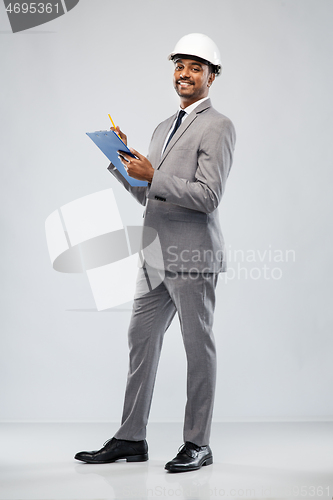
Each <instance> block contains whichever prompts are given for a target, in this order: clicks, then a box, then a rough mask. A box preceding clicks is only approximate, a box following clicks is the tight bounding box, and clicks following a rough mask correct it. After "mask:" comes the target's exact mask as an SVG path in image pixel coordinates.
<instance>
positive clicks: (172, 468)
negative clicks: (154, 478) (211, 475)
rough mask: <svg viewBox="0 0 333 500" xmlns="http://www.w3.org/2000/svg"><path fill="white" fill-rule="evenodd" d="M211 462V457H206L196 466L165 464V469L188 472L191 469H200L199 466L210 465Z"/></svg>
mask: <svg viewBox="0 0 333 500" xmlns="http://www.w3.org/2000/svg"><path fill="white" fill-rule="evenodd" d="M212 463H213V457H208V458H206V459H205V460H204V461H203V462H202V464H200V465H198V467H182V466H180V467H177V466H176V467H172V466H171V467H166V466H165V469H166V470H168V471H169V472H188V471H191V470H199V469H201V467H204V466H205V465H212Z"/></svg>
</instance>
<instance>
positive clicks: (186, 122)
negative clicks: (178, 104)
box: [157, 99, 211, 169]
mask: <svg viewBox="0 0 333 500" xmlns="http://www.w3.org/2000/svg"><path fill="white" fill-rule="evenodd" d="M210 106H211V102H210V99H207V100H206V101H204V102H202V103H201V104H199V106H198V107H197V108H195V109H194V110H193V111H192V113H190V114H189V116H188V117H187V118H186V120H184V121H183V122H182V124H181V125H180V127H179V129H178V130H177V131H176V133H175V135H174V136H173V137H172V139H171V141H170V142H169V144H168V145H167V147H166V148H165V150H164V151H163V154H162V147H163V146H164V142H165V138H166V136H167V133H168V131H169V130H170V126H171V125H170V123H169V122H168V129H167V132H166V134H165V136H164V141H163V144H161V145H160V148H159V153H160V154H162V157H161V161H160V162H159V165H158V167H157V169H159V168H160V166H161V165H162V163H163V161H164V160H165V158H166V157H167V156H168V154H169V152H170V151H171V149H172V148H173V147H174V145H175V144H176V143H177V141H178V140H179V139H180V138H181V136H182V135H183V134H184V132H185V131H186V130H187V129H188V127H190V125H191V123H193V122H194V120H196V118H197V116H198V114H200V113H201V112H202V111H204V110H205V109H207V108H209V107H210ZM175 118H176V115H173V116H172V117H171V118H170V120H172V121H171V124H172V123H173V122H174V120H175Z"/></svg>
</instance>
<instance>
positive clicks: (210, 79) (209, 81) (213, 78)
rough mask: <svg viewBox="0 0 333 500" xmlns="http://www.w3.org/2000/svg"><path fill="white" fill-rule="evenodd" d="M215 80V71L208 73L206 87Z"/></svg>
mask: <svg viewBox="0 0 333 500" xmlns="http://www.w3.org/2000/svg"><path fill="white" fill-rule="evenodd" d="M214 80H215V73H210V75H209V77H208V84H207V85H208V87H210V86H211V85H212V83H213V81H214Z"/></svg>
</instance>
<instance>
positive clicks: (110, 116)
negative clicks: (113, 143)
mask: <svg viewBox="0 0 333 500" xmlns="http://www.w3.org/2000/svg"><path fill="white" fill-rule="evenodd" d="M108 115H109V118H110V120H111V123H112V126H113V128H114V129H115V130H114V131H115V132H116V134H117V136H118V137H120V135H119V134H118V132H117V128H116V126H115V124H114V121H113V120H112V118H111V115H110V113H108Z"/></svg>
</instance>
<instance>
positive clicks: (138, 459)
mask: <svg viewBox="0 0 333 500" xmlns="http://www.w3.org/2000/svg"><path fill="white" fill-rule="evenodd" d="M148 458H149V457H148V453H144V454H143V455H129V456H125V457H118V458H115V459H114V460H99V461H97V460H83V459H82V458H76V460H80V461H81V462H84V463H86V464H112V463H114V462H116V461H117V460H126V462H147V460H148Z"/></svg>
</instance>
